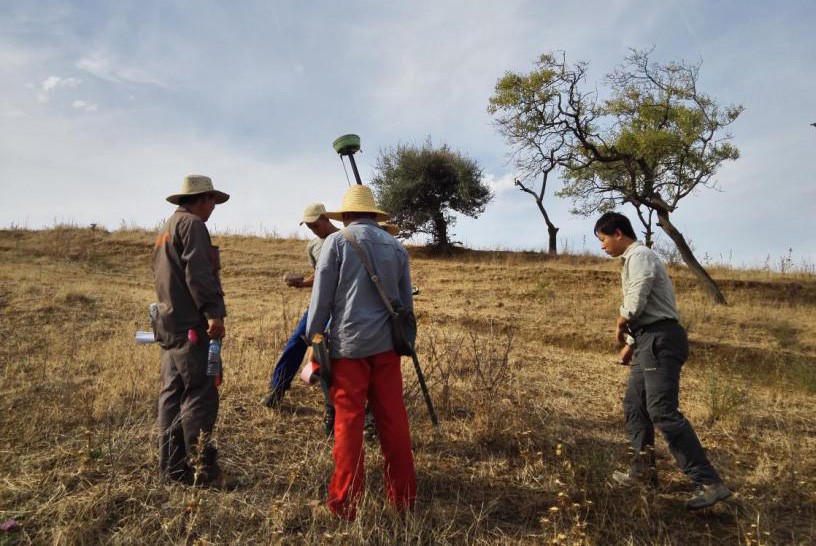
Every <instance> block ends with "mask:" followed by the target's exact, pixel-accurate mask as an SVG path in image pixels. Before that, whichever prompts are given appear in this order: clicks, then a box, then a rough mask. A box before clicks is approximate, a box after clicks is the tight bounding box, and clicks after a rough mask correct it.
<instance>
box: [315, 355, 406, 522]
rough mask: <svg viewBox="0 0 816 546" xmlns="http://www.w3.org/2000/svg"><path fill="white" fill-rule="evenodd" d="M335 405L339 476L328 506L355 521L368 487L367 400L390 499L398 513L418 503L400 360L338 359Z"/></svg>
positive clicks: (388, 357) (334, 476) (387, 357)
mask: <svg viewBox="0 0 816 546" xmlns="http://www.w3.org/2000/svg"><path fill="white" fill-rule="evenodd" d="M330 392H331V397H332V401H333V403H334V410H335V417H334V451H333V455H334V474H332V478H331V481H330V482H329V498H328V507H329V510H331V511H332V513H334V514H335V515H337V516H339V517H341V518H345V519H349V520H351V519H354V517H355V516H356V514H357V503H358V502H359V500H360V497H361V496H362V494H363V490H364V489H365V466H364V461H365V458H364V452H363V427H364V425H365V408H366V400H368V404H369V406H370V408H371V412H372V414H373V415H374V423H375V424H376V426H377V435H378V436H379V439H380V447H381V448H382V453H383V457H384V459H385V486H386V492H387V494H388V500H389V501H390V502H391V504H392V505H393V506H394V507H395V508H396V509H397V510H409V509H411V508H413V506H414V502H415V501H416V474H415V473H414V456H413V454H412V453H411V433H410V431H409V430H408V413H407V412H406V411H405V403H404V402H403V400H402V373H401V372H400V357H399V355H397V353H395V352H394V351H387V352H385V353H380V354H377V355H374V356H369V357H366V358H340V359H337V360H333V361H332V387H331V391H330Z"/></svg>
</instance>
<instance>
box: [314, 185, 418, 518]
mask: <svg viewBox="0 0 816 546" xmlns="http://www.w3.org/2000/svg"><path fill="white" fill-rule="evenodd" d="M326 216H327V217H328V218H331V219H333V220H341V221H342V222H343V224H344V225H345V226H346V230H347V232H348V235H349V236H351V237H354V239H355V240H356V241H357V243H358V244H359V245H360V246H361V247H362V249H363V251H364V252H365V253H366V254H367V255H368V258H369V261H370V262H371V263H372V265H373V268H374V270H375V272H376V274H377V276H378V277H379V278H380V282H381V283H382V285H383V286H384V288H385V292H386V294H387V295H388V297H389V299H391V300H392V301H398V302H399V303H400V304H401V305H402V306H403V307H405V308H406V309H412V308H413V297H412V295H411V273H410V269H409V265H408V253H407V252H406V250H405V248H404V247H403V246H402V245H401V244H400V243H399V242H398V241H397V240H396V239H395V238H394V237H393V236H391V235H389V234H388V233H387V232H386V231H384V230H383V229H381V228H380V227H379V226H378V225H377V221H384V220H387V219H388V215H387V214H386V213H384V212H383V211H381V210H379V209H378V208H377V207H376V205H375V203H374V196H373V194H372V193H371V190H370V189H369V188H368V187H366V186H362V185H354V186H352V187H351V188H349V189H348V191H346V194H345V195H344V196H343V204H342V206H341V208H340V210H339V211H337V212H328V213H326ZM308 316H309V318H308V323H307V325H306V332H307V337H308V339H312V337H313V336H314V335H315V334H316V333H319V332H323V331H324V329H325V327H326V325H327V323H328V322H329V317H331V319H332V320H331V326H330V332H329V334H330V335H329V339H330V342H329V345H330V348H329V354H330V356H331V360H332V386H331V391H330V394H331V398H332V402H333V403H334V407H335V421H334V451H333V455H334V462H335V468H334V474H333V475H332V478H331V482H330V483H329V492H328V507H329V510H331V512H332V513H334V514H335V515H337V516H338V517H341V518H344V519H348V520H352V519H354V518H355V516H356V513H357V503H358V502H359V500H360V497H361V496H362V494H363V490H364V488H365V468H364V465H363V462H364V454H363V426H364V422H365V407H366V401H367V402H368V404H369V406H370V408H371V411H372V413H373V415H374V422H375V424H376V427H377V433H378V435H379V439H380V446H381V448H382V453H383V457H384V458H385V483H386V489H387V494H388V499H389V501H390V502H391V504H392V505H393V506H394V507H395V508H396V509H397V510H398V511H405V510H410V509H411V508H412V507H413V506H414V502H415V501H416V474H415V473H414V458H413V454H412V452H411V434H410V431H409V429H408V414H407V413H406V411H405V404H404V402H403V399H402V374H401V372H400V357H399V355H398V354H397V353H396V352H395V351H394V346H393V342H392V340H391V328H390V324H389V313H388V310H387V309H386V307H385V304H384V302H383V300H382V298H381V297H380V295H379V293H378V292H377V288H376V287H375V285H374V283H373V281H372V280H371V278H370V277H369V276H368V273H367V272H366V269H365V266H364V265H363V263H362V261H361V260H360V257H359V256H358V254H357V253H356V251H355V249H354V247H353V246H352V245H351V243H350V242H349V241H348V239H347V238H346V236H345V235H344V234H342V233H333V234H331V235H329V236H328V237H327V238H326V240H325V242H324V243H323V250H322V252H321V254H320V259H319V260H318V262H317V267H316V269H315V279H314V285H313V288H312V298H311V303H310V306H309V312H308Z"/></svg>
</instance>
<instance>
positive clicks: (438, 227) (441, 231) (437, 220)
mask: <svg viewBox="0 0 816 546" xmlns="http://www.w3.org/2000/svg"><path fill="white" fill-rule="evenodd" d="M433 226H434V227H433V230H434V239H435V243H436V246H437V247H439V249H440V250H447V249H448V248H449V247H450V241H448V222H446V221H445V216H444V215H443V214H442V213H441V212H439V213H437V214H434V216H433Z"/></svg>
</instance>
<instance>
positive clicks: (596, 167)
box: [488, 50, 743, 303]
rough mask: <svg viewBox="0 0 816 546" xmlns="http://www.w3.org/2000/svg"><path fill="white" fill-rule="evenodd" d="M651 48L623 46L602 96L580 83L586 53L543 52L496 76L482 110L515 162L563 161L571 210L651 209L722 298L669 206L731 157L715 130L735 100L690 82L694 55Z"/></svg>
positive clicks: (536, 167)
mask: <svg viewBox="0 0 816 546" xmlns="http://www.w3.org/2000/svg"><path fill="white" fill-rule="evenodd" d="M651 53H652V51H651V50H649V51H639V50H630V54H629V55H628V56H627V57H626V58H625V59H624V62H623V63H622V64H621V65H620V67H619V68H618V69H616V70H614V71H612V72H611V73H610V74H608V75H607V76H606V78H605V84H606V87H607V89H608V91H609V96H608V98H605V99H601V98H600V97H599V95H598V93H597V91H596V90H595V88H594V87H593V88H590V90H586V87H587V82H586V72H587V66H588V65H587V64H586V63H584V62H578V63H576V64H575V65H569V64H567V62H566V59H565V55H564V54H563V53H561V54H553V53H549V54H545V55H542V56H541V57H540V58H539V59H538V61H537V62H536V63H535V67H534V69H533V70H532V71H531V72H529V73H527V74H517V73H513V72H508V73H506V74H505V75H504V76H503V77H502V78H500V79H499V81H498V83H497V84H496V89H495V94H494V95H493V97H491V99H490V103H489V106H488V110H489V111H490V112H491V113H492V114H494V116H495V117H496V123H497V125H498V128H499V131H500V132H501V133H502V134H503V135H504V136H505V137H506V138H507V139H508V141H509V142H510V143H511V145H513V146H514V153H515V154H516V155H517V156H518V157H519V162H518V164H519V165H520V167H521V168H522V172H524V173H526V174H531V173H532V174H534V173H541V172H549V171H551V170H554V169H558V170H560V171H561V174H562V178H563V181H564V185H563V187H562V188H561V190H560V191H559V192H558V195H559V196H562V197H567V198H570V199H572V200H573V203H574V210H573V211H574V212H576V213H579V214H584V215H588V214H592V213H595V212H603V211H606V210H611V209H613V208H615V207H616V206H618V205H620V204H623V203H630V204H632V205H634V206H635V207H636V209H637V211H638V217H639V218H640V219H641V221H642V222H644V224H645V222H646V221H645V218H646V217H645V216H644V215H643V213H642V211H643V210H644V209H645V210H646V211H647V214H648V218H649V219H651V213H652V212H654V213H655V214H657V217H658V225H659V226H660V227H661V228H662V229H663V230H664V231H665V232H666V234H667V235H668V236H669V237H670V238H671V239H672V241H673V242H674V243H675V244H676V245H677V248H678V250H679V251H680V254H681V255H682V256H683V259H684V261H685V262H686V264H687V265H688V266H689V268H690V269H691V270H692V271H694V273H695V274H697V275H698V277H700V279H701V280H702V281H703V283H704V285H705V286H706V288H707V290H708V291H709V292H710V293H711V294H712V296H713V297H714V298H715V300H717V301H719V302H721V303H724V301H725V298H724V297H723V296H722V293H721V292H720V291H719V288H717V286H716V284H715V283H714V281H713V280H712V279H711V278H710V276H709V275H708V273H707V272H706V271H705V270H704V269H703V267H702V266H701V265H700V264H699V262H698V261H697V260H696V258H695V257H694V254H693V252H692V251H691V248H690V247H689V246H688V244H687V243H686V241H685V238H684V237H683V235H682V234H681V233H680V231H679V230H677V228H676V227H675V226H674V225H673V224H672V223H671V221H670V214H671V213H673V212H675V210H676V209H677V207H678V204H679V202H680V200H681V199H683V198H685V197H687V196H689V195H690V194H692V193H693V192H694V190H695V189H697V188H698V187H700V186H704V187H714V186H715V181H714V180H713V176H714V174H715V173H716V172H717V170H718V168H719V167H720V165H721V164H722V163H723V162H724V161H728V160H735V159H737V158H738V157H739V151H738V150H737V148H736V147H735V146H733V145H732V144H731V143H730V142H729V141H730V139H731V136H730V135H729V134H726V133H724V132H723V131H724V129H725V128H726V127H727V126H728V125H730V124H731V123H732V122H733V121H734V120H736V119H737V117H738V116H739V115H740V113H741V112H742V110H743V109H742V106H727V107H723V106H721V105H720V104H718V103H717V102H716V101H715V100H714V99H712V98H711V97H709V96H708V95H706V94H705V93H702V92H701V91H700V90H699V89H698V88H697V82H698V79H699V69H700V64H699V63H698V64H689V63H686V62H669V63H665V64H660V63H655V62H652V61H651V60H650V58H649V56H650V54H651ZM647 230H650V225H648V226H647Z"/></svg>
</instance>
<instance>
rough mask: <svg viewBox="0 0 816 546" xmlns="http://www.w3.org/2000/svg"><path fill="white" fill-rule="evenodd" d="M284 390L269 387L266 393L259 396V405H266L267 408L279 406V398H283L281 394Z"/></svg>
mask: <svg viewBox="0 0 816 546" xmlns="http://www.w3.org/2000/svg"><path fill="white" fill-rule="evenodd" d="M285 393H286V391H279V390H277V389H271V390H270V391H269V392H268V393H266V394H265V395H264V397H263V398H261V405H262V406H266V407H267V408H277V407H279V406H280V403H281V400H283V395H284V394H285Z"/></svg>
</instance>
